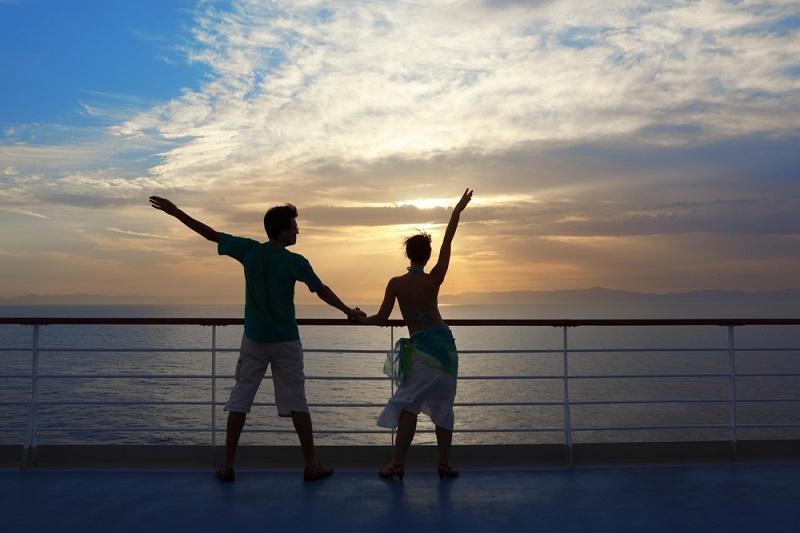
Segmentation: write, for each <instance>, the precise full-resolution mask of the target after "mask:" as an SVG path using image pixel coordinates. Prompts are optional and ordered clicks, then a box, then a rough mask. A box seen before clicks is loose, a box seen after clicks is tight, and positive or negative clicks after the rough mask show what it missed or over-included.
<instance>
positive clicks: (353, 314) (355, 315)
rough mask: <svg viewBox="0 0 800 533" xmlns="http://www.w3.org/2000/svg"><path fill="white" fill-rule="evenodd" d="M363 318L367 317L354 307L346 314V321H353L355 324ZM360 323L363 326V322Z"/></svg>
mask: <svg viewBox="0 0 800 533" xmlns="http://www.w3.org/2000/svg"><path fill="white" fill-rule="evenodd" d="M365 316H367V313H365V312H364V311H362V310H361V309H359V308H358V307H354V308H353V309H350V311H349V312H348V313H347V319H348V320H355V321H356V322H361V321H360V320H359V318H364V317H365ZM361 323H362V324H363V322H361Z"/></svg>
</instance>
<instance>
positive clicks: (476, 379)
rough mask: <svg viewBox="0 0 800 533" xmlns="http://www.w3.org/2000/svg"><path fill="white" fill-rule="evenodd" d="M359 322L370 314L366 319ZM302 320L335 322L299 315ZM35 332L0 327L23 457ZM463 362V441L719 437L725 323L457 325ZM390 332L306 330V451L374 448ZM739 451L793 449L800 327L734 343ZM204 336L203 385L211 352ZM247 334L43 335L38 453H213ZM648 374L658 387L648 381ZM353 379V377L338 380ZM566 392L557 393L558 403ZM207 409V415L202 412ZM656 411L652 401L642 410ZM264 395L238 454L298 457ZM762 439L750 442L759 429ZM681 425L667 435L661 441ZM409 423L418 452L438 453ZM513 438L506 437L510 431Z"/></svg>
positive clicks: (459, 313)
mask: <svg viewBox="0 0 800 533" xmlns="http://www.w3.org/2000/svg"><path fill="white" fill-rule="evenodd" d="M441 310H442V314H443V315H444V316H445V319H457V318H482V319H486V318H489V319H513V318H540V319H580V318H779V317H795V316H797V314H795V310H794V304H793V303H788V304H787V305H786V306H785V307H776V306H774V305H771V306H760V307H759V306H723V307H720V306H716V305H708V306H698V305H693V306H686V305H681V306H678V305H673V306H668V305H635V306H631V305H625V306H623V305H619V306H609V305H599V304H586V305H581V306H554V305H550V306H502V307H500V306H442V309H441ZM368 311H369V310H368ZM0 316H14V317H20V316H70V317H123V318H125V317H235V318H239V317H241V316H242V308H241V307H240V306H152V307H148V306H75V307H69V306H65V307H59V306H41V307H34V306H24V307H0ZM298 317H300V318H339V317H340V313H338V311H336V310H334V309H332V308H329V307H325V306H298ZM32 331H33V328H32V326H25V325H0V349H2V350H3V351H0V444H20V443H21V442H22V441H23V438H24V435H25V428H26V426H27V423H28V417H29V404H30V395H31V387H32V383H31V378H30V375H31V351H32V350H31V347H32V342H33V341H32V337H33V336H32ZM453 333H454V335H455V337H456V342H457V344H458V347H459V351H460V363H459V366H460V372H459V385H458V394H457V396H456V404H457V405H456V408H455V411H456V428H455V429H456V435H455V437H454V442H455V443H457V444H501V443H515V444H518V443H562V442H564V429H563V428H564V425H565V409H564V405H563V402H564V398H565V393H568V395H569V400H570V409H569V418H570V424H571V426H572V428H573V430H574V432H573V436H572V438H573V442H612V441H627V442H630V441H676V440H727V439H729V438H730V435H731V430H730V428H729V427H728V424H729V423H730V420H731V414H732V413H731V408H730V404H729V403H728V402H727V401H726V399H727V398H728V397H729V394H730V392H731V381H730V380H729V379H728V373H729V354H728V350H727V347H728V329H727V328H724V327H720V326H665V327H655V326H653V327H628V326H625V327H622V326H621V327H595V326H591V327H590V326H581V327H577V328H567V331H566V333H567V342H568V347H569V350H570V353H569V357H568V362H567V367H568V370H569V375H570V380H569V382H568V383H567V384H565V380H564V379H563V372H564V365H565V363H564V357H563V342H564V330H563V329H562V328H554V327H511V326H503V327H500V326H492V327H461V326H455V327H453ZM405 334H406V332H405V330H404V329H402V328H394V329H393V328H378V327H369V326H358V325H353V326H346V327H331V326H302V327H301V337H302V339H303V345H304V348H305V350H306V356H305V359H306V375H307V384H306V392H307V397H308V401H309V404H310V406H311V412H312V417H313V421H314V427H315V435H316V437H315V438H316V442H317V444H323V445H337V444H356V445H366V444H384V443H386V442H388V441H390V438H391V437H390V433H389V432H388V431H386V430H384V429H382V428H378V427H377V426H375V419H376V418H377V415H378V413H379V412H380V410H381V408H382V406H383V404H384V403H385V402H386V400H387V399H388V397H389V396H390V395H391V384H390V381H389V380H388V378H387V377H386V376H385V375H384V374H383V373H382V369H383V364H384V361H385V358H386V352H387V351H388V350H389V349H390V348H391V346H392V345H393V343H394V342H395V341H396V340H397V338H399V337H401V336H404V335H405ZM734 334H735V346H736V349H737V357H736V369H737V371H738V372H739V373H742V374H746V375H743V376H740V377H738V378H737V379H736V380H735V383H734V385H735V387H736V391H737V395H738V396H739V397H740V398H748V399H751V400H752V401H749V402H745V403H741V404H739V405H738V407H737V410H736V417H737V419H738V422H739V424H740V428H739V429H738V430H737V437H738V438H739V439H748V438H800V428H799V427H797V426H800V408H798V405H800V326H746V327H737V328H734ZM213 335H215V336H216V339H215V342H216V346H217V352H216V355H215V357H216V374H217V379H216V380H215V381H214V382H213V384H212V380H211V378H210V376H211V374H212V364H213V362H212V356H211V345H212V336H213ZM241 335H242V328H241V326H224V327H217V328H211V327H207V326H137V325H119V326H114V325H112V326H102V325H97V326H94V325H89V326H83V325H79V326H78V325H49V326H42V327H41V328H40V336H39V348H40V352H39V373H40V376H41V377H40V379H39V380H38V382H37V385H38V394H39V400H40V403H39V405H38V406H37V409H36V413H35V414H36V417H37V425H38V431H37V440H38V443H39V444H75V443H113V444H208V443H209V442H210V441H211V438H212V425H213V426H214V427H216V429H217V433H216V442H217V444H222V442H223V440H224V434H223V431H224V424H225V417H226V413H225V412H224V411H223V409H222V406H223V404H224V403H225V401H226V399H227V395H228V391H229V390H230V386H231V385H232V383H233V376H232V374H233V370H234V367H235V362H236V358H237V356H238V345H239V341H240V339H241ZM655 376H659V377H655ZM333 378H347V379H344V380H343V379H333ZM565 387H566V389H565ZM212 395H213V397H214V398H215V401H216V405H214V406H213V407H212V406H211V405H210V399H211V398H212ZM653 400H656V401H659V402H662V403H652V402H653ZM272 401H273V397H272V387H271V383H270V382H269V380H265V382H264V384H263V385H262V387H261V390H260V391H259V394H258V396H257V398H256V402H257V403H256V405H255V406H254V408H253V412H252V413H251V415H250V416H249V417H248V425H247V427H246V429H245V433H244V435H243V437H242V441H241V442H242V444H243V445H248V444H281V445H283V444H286V445H294V444H296V436H295V435H294V432H293V429H292V426H291V422H290V421H289V420H287V419H281V418H279V417H277V415H276V412H275V408H274V406H272V405H270V404H271V402H272ZM765 424H767V425H770V426H773V427H754V426H761V425H765ZM668 425H671V426H676V428H675V429H662V428H661V426H668ZM432 429H433V428H432V425H431V424H430V423H429V421H428V420H427V419H426V418H425V417H424V416H421V417H420V423H419V426H418V435H417V438H416V439H415V442H417V443H432V442H434V441H435V439H434V436H433V433H432ZM511 430H516V431H511Z"/></svg>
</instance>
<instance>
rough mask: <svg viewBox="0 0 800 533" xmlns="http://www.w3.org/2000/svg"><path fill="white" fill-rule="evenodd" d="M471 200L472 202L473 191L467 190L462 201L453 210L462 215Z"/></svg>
mask: <svg viewBox="0 0 800 533" xmlns="http://www.w3.org/2000/svg"><path fill="white" fill-rule="evenodd" d="M470 200H472V191H471V190H470V189H469V188H468V189H467V190H465V191H464V194H463V195H462V196H461V200H459V201H458V203H457V204H456V206H455V207H454V208H453V210H454V211H455V212H457V213H460V212H461V211H463V210H464V209H466V207H467V204H468V203H469V201H470Z"/></svg>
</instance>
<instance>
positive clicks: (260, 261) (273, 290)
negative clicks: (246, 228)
mask: <svg viewBox="0 0 800 533" xmlns="http://www.w3.org/2000/svg"><path fill="white" fill-rule="evenodd" d="M217 252H218V253H219V255H227V256H230V257H233V258H234V259H236V260H237V261H239V262H240V263H241V264H242V266H243V267H244V278H245V305H244V334H245V335H246V336H247V338H249V339H251V340H254V341H258V342H285V341H294V340H299V339H300V332H299V330H298V329H297V319H296V317H295V310H294V285H295V282H297V281H302V282H303V283H305V284H306V285H307V286H308V289H309V290H310V291H311V292H317V290H318V289H319V288H320V287H322V281H320V279H319V278H318V277H317V275H316V274H315V273H314V270H313V269H312V268H311V264H310V263H309V262H308V260H307V259H306V258H305V257H303V256H302V255H300V254H296V253H294V252H290V251H289V250H287V249H286V248H282V247H280V246H275V245H274V244H271V243H269V242H265V243H260V242H258V241H254V240H253V239H248V238H245V237H235V236H233V235H228V234H227V233H219V240H218V242H217Z"/></svg>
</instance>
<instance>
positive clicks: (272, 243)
mask: <svg viewBox="0 0 800 533" xmlns="http://www.w3.org/2000/svg"><path fill="white" fill-rule="evenodd" d="M150 204H151V205H152V206H153V207H154V208H155V209H158V210H160V211H163V212H164V213H166V214H168V215H171V216H173V217H175V218H177V219H178V220H180V221H181V222H183V223H184V224H185V225H186V226H188V227H189V228H190V229H192V230H194V231H195V232H197V233H199V234H200V235H202V236H203V237H205V238H206V239H208V240H209V241H213V242H216V243H217V252H218V253H219V254H220V255H228V256H230V257H233V258H234V259H236V260H237V261H239V262H240V263H242V266H243V267H244V276H245V308H244V335H243V336H242V344H241V348H240V352H239V361H238V362H237V364H236V383H235V384H234V386H233V389H232V390H231V394H230V398H229V399H228V403H227V404H225V410H226V411H228V423H227V434H226V438H225V462H223V463H222V465H221V466H220V467H219V469H218V470H217V477H218V478H219V479H221V480H223V481H233V480H234V479H235V474H234V460H235V457H236V448H237V447H238V445H239V437H240V436H241V434H242V429H243V428H244V423H245V419H246V418H247V413H249V412H250V408H251V407H252V405H253V400H254V398H255V395H256V392H257V391H258V387H259V385H260V384H261V381H262V379H263V378H264V374H265V372H266V370H267V366H269V365H270V364H272V381H273V386H274V387H275V404H276V406H277V408H278V415H279V416H284V417H291V418H292V422H293V424H294V428H295V431H296V432H297V437H298V438H299V440H300V447H301V449H302V451H303V460H304V461H305V470H304V471H303V479H304V480H306V481H315V480H317V479H322V478H325V477H328V476H330V475H331V474H333V469H331V468H327V467H324V466H322V464H321V463H320V462H319V461H317V458H316V454H315V451H314V435H313V429H312V424H311V415H310V414H309V412H308V405H307V403H306V397H305V375H304V373H303V347H302V344H301V342H300V333H299V331H298V328H297V320H296V319H295V308H294V286H295V282H296V281H302V282H303V283H305V284H306V285H307V286H308V288H309V290H310V291H311V292H315V293H316V294H317V296H318V297H319V298H320V299H321V300H322V301H323V302H325V303H327V304H328V305H330V306H333V307H335V308H337V309H339V310H341V311H342V312H343V313H345V314H346V315H347V317H348V318H353V317H355V316H364V312H363V311H360V310H359V309H358V308H355V309H351V308H350V307H348V306H346V305H345V304H344V303H343V302H342V301H341V300H340V299H339V297H338V296H336V294H334V292H333V291H332V290H331V289H330V288H329V287H328V286H327V285H325V284H323V283H322V281H320V279H319V278H318V277H317V275H316V274H315V273H314V271H313V270H312V268H311V265H310V264H309V262H308V261H307V260H306V258H305V257H303V256H302V255H300V254H296V253H293V252H290V251H289V250H287V249H286V248H287V247H289V246H292V245H293V244H295V243H296V242H297V234H298V233H299V232H300V230H299V229H298V228H297V221H296V218H297V209H296V208H295V206H293V205H291V204H285V205H281V206H276V207H272V208H270V209H269V210H268V211H267V213H266V215H264V229H265V230H266V232H267V237H268V238H269V241H268V242H266V243H260V242H258V241H255V240H252V239H248V238H245V237H235V236H232V235H228V234H226V233H221V232H217V231H216V230H214V229H213V228H211V227H209V226H207V225H205V224H203V223H202V222H200V221H198V220H195V219H194V218H192V217H190V216H189V215H187V214H186V213H184V212H183V211H182V210H180V209H178V207H177V206H176V205H175V204H173V203H172V202H170V201H169V200H167V199H166V198H161V197H159V196H151V197H150Z"/></svg>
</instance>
